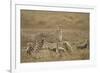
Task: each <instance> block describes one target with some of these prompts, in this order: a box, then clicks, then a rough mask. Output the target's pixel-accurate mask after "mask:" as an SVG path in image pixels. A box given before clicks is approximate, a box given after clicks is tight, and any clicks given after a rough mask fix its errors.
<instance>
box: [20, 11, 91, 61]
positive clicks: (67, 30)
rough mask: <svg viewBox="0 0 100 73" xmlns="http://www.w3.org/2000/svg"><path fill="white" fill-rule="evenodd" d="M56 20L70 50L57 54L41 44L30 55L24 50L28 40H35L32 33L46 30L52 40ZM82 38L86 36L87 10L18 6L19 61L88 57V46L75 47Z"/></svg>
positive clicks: (63, 59) (83, 58)
mask: <svg viewBox="0 0 100 73" xmlns="http://www.w3.org/2000/svg"><path fill="white" fill-rule="evenodd" d="M58 24H62V29H63V40H64V41H68V42H69V43H70V44H71V45H72V47H73V52H71V53H69V52H68V51H66V52H63V53H58V54H57V53H55V52H53V51H50V50H48V49H47V48H41V49H40V50H39V52H38V53H33V54H32V56H31V55H28V54H27V53H26V52H25V48H24V47H26V44H27V42H30V41H34V40H36V39H37V40H38V39H39V37H37V36H35V35H38V34H39V33H45V34H46V40H47V41H48V42H55V41H56V37H57V35H56V34H55V31H56V29H57V25H58ZM85 39H89V14H88V13H72V12H49V11H31V10H21V63H29V62H45V61H67V60H87V59H89V57H90V56H89V55H90V51H89V48H84V49H77V46H78V45H80V44H82V43H83V42H84V40H85Z"/></svg>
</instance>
